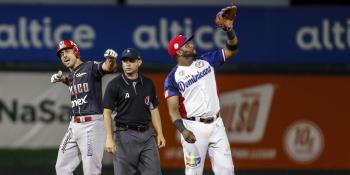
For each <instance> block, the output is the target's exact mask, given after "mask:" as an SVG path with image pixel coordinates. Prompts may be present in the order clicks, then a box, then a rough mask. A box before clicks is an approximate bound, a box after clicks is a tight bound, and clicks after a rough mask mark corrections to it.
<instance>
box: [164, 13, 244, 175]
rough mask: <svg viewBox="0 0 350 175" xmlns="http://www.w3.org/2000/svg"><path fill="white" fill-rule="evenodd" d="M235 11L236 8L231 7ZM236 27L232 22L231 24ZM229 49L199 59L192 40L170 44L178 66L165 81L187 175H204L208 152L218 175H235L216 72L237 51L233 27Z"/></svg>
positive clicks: (177, 37)
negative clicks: (179, 134) (223, 119)
mask: <svg viewBox="0 0 350 175" xmlns="http://www.w3.org/2000/svg"><path fill="white" fill-rule="evenodd" d="M232 8H236V7H235V6H232ZM232 24H233V22H232ZM225 29H226V30H225V31H226V32H227V35H228V41H227V44H226V48H224V49H220V50H215V51H211V52H207V53H205V54H204V55H202V56H200V57H197V55H196V50H195V49H194V46H193V44H192V43H190V40H191V39H192V38H193V36H191V37H190V38H188V39H186V37H184V36H182V35H177V36H175V37H174V38H172V39H171V40H170V42H169V46H168V53H169V55H170V56H172V57H175V59H176V61H177V63H178V64H177V66H176V67H174V68H173V69H172V70H171V72H170V73H169V74H168V76H167V78H166V80H165V82H164V90H165V98H166V99H167V103H168V109H169V115H170V116H171V119H172V121H173V123H174V125H175V127H176V128H177V129H178V131H179V132H180V133H181V143H182V147H183V153H184V161H185V167H186V170H185V173H186V175H201V174H202V173H203V168H204V162H205V157H206V154H207V152H208V153H209V157H210V160H211V164H212V169H213V171H214V173H215V174H217V175H234V165H233V161H232V155H231V149H230V143H229V141H228V139H227V135H226V131H225V127H224V125H223V122H222V119H221V117H220V113H219V111H220V106H219V98H218V91H217V86H216V80H215V74H214V71H215V70H216V69H217V68H219V66H220V65H222V64H223V63H224V62H225V61H227V59H228V58H232V57H234V56H235V55H236V54H237V52H238V40H237V37H236V36H235V34H234V31H233V30H232V28H230V29H229V30H227V28H225Z"/></svg>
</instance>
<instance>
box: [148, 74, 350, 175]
mask: <svg viewBox="0 0 350 175" xmlns="http://www.w3.org/2000/svg"><path fill="white" fill-rule="evenodd" d="M149 76H150V78H151V79H152V80H153V81H154V82H155V84H156V86H157V93H158V97H159V99H160V102H161V103H160V106H159V109H160V113H161V116H162V123H163V130H164V134H165V137H166V140H167V146H166V147H165V148H164V149H162V150H161V152H160V154H161V162H162V167H164V168H183V167H184V163H183V155H182V147H181V145H180V142H179V135H178V132H176V129H175V127H174V126H173V125H172V123H171V120H170V116H169V115H168V110H167V105H166V101H165V99H164V95H163V81H164V79H165V76H166V75H165V74H149ZM217 84H218V87H219V97H220V103H221V116H222V118H223V120H224V123H225V127H226V130H227V136H228V139H229V141H230V143H231V150H232V155H233V159H234V162H235V167H236V169H264V168H266V169H281V168H288V169H297V170H303V169H350V166H349V165H350V151H349V150H348V149H349V148H350V140H349V139H348V137H347V136H346V135H347V133H350V127H349V124H350V118H349V116H348V115H349V110H348V109H349V102H348V101H349V99H350V93H349V89H350V77H347V76H338V77H336V76H299V75H298V76H287V75H262V76H260V75H229V74H219V75H217ZM208 86H210V85H208ZM212 86H215V85H212ZM206 168H210V162H209V158H207V162H206Z"/></svg>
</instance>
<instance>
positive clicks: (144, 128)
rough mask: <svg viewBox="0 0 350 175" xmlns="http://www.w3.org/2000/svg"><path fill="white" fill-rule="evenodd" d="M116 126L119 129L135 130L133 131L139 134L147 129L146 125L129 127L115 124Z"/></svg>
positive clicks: (124, 124) (123, 124)
mask: <svg viewBox="0 0 350 175" xmlns="http://www.w3.org/2000/svg"><path fill="white" fill-rule="evenodd" d="M116 126H117V127H119V128H123V129H131V130H135V131H139V132H145V131H147V130H148V128H149V127H148V126H147V125H129V124H126V123H116Z"/></svg>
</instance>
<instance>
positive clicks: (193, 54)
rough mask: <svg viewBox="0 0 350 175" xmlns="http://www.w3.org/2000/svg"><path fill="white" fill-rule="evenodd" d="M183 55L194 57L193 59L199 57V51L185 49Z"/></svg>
mask: <svg viewBox="0 0 350 175" xmlns="http://www.w3.org/2000/svg"><path fill="white" fill-rule="evenodd" d="M183 57H185V58H187V59H188V58H193V59H196V58H197V53H196V51H195V50H193V51H184V54H183Z"/></svg>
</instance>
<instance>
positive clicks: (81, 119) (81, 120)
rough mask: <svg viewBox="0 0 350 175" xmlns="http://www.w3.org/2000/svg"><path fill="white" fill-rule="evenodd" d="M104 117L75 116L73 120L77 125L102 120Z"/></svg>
mask: <svg viewBox="0 0 350 175" xmlns="http://www.w3.org/2000/svg"><path fill="white" fill-rule="evenodd" d="M101 118H102V115H85V116H73V117H72V120H73V121H74V122H75V123H85V122H90V121H94V120H101Z"/></svg>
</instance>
